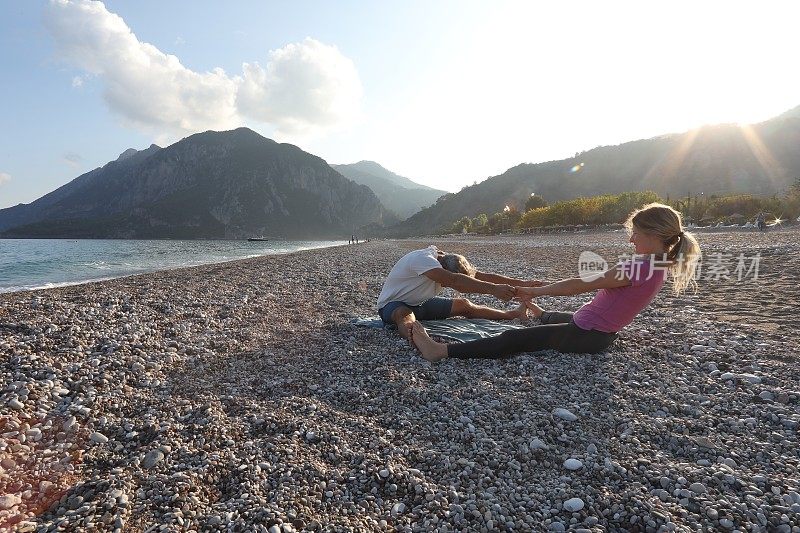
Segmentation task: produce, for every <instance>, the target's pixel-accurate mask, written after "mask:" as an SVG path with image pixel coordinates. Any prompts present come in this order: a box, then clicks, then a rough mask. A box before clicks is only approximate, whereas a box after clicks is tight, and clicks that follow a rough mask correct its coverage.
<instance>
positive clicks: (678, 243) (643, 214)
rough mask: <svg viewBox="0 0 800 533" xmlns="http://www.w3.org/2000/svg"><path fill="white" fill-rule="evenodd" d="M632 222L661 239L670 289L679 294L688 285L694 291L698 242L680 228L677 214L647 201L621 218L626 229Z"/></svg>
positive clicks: (680, 224) (669, 208) (681, 220)
mask: <svg viewBox="0 0 800 533" xmlns="http://www.w3.org/2000/svg"><path fill="white" fill-rule="evenodd" d="M634 226H635V227H636V228H638V229H640V230H641V231H642V232H644V233H648V234H650V235H655V236H657V237H659V238H660V239H661V240H662V241H663V242H664V248H665V250H666V257H665V259H666V262H667V264H668V265H669V275H670V277H671V278H672V291H673V292H674V293H675V294H676V295H679V294H681V293H683V292H684V291H685V290H686V289H687V288H688V287H692V288H693V289H694V291H695V292H697V281H695V271H696V270H697V263H698V261H699V260H700V254H701V251H700V245H699V244H698V242H697V239H696V238H695V236H694V235H692V234H691V233H689V232H688V231H685V230H684V226H683V219H682V217H681V214H680V213H679V212H678V211H676V210H674V209H673V208H671V207H670V206H668V205H664V204H659V203H652V204H647V205H645V206H644V207H642V208H640V209H637V210H636V211H634V212H633V213H631V214H630V215H629V216H628V220H626V221H625V227H626V228H627V229H628V231H632V230H633V227H634Z"/></svg>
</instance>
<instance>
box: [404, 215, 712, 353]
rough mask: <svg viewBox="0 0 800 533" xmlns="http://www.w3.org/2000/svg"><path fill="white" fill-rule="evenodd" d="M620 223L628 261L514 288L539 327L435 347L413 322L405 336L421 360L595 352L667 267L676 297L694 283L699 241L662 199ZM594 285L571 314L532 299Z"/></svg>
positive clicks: (651, 292) (646, 299)
mask: <svg viewBox="0 0 800 533" xmlns="http://www.w3.org/2000/svg"><path fill="white" fill-rule="evenodd" d="M625 227H626V228H627V229H628V232H629V234H630V242H631V243H633V245H634V247H635V254H636V255H634V257H633V259H630V260H627V261H623V262H621V263H619V264H618V265H616V266H615V267H614V268H611V269H609V270H607V271H605V272H604V273H602V274H599V275H598V277H596V278H593V279H592V280H584V279H581V278H572V279H565V280H562V281H558V282H556V283H552V284H549V285H544V286H540V287H528V288H526V287H519V288H517V298H520V299H522V300H523V301H525V300H529V301H528V302H527V305H528V307H529V309H530V310H531V311H532V312H533V315H534V316H536V317H538V318H539V319H540V320H541V322H542V325H539V326H533V327H529V328H523V329H515V330H510V331H506V332H504V333H501V334H500V335H497V336H494V337H489V338H487V339H480V340H476V341H471V342H465V343H463V344H443V343H439V342H436V341H434V340H433V339H431V338H430V337H429V336H428V334H427V332H426V331H425V328H423V327H422V325H421V324H419V323H416V324H414V325H413V328H412V341H413V343H414V345H415V346H416V347H417V348H418V349H419V350H420V352H422V356H423V357H424V358H425V359H427V360H429V361H439V360H441V359H444V358H445V357H458V358H499V357H504V356H507V355H510V354H514V353H518V352H535V351H539V350H548V349H551V350H557V351H559V352H573V353H597V352H601V351H603V350H605V349H606V348H608V347H609V346H611V343H613V342H614V340H615V339H616V338H617V333H618V332H619V331H620V330H621V329H623V328H624V327H625V326H627V325H628V324H630V323H631V322H632V321H633V319H634V318H635V317H636V315H637V314H639V313H640V312H641V311H642V310H643V309H644V308H645V307H647V306H648V304H650V302H651V301H652V300H653V298H655V296H656V294H658V291H659V290H660V289H661V287H662V286H663V285H664V279H665V276H666V274H667V272H669V274H670V275H671V277H672V280H673V290H674V292H675V293H676V294H680V293H681V292H683V291H684V290H685V289H686V288H687V287H688V286H690V285H695V286H696V283H695V281H694V272H695V267H696V264H697V263H696V261H697V259H698V258H699V256H700V246H699V245H698V243H697V240H696V239H695V238H694V236H693V235H692V234H691V233H689V232H687V231H684V227H683V223H682V221H681V215H680V213H678V212H677V211H675V210H674V209H672V208H671V207H669V206H666V205H663V204H656V203H654V204H648V205H646V206H644V207H642V208H641V209H639V210H636V211H634V212H633V213H631V214H630V216H629V217H628V220H627V222H626V223H625ZM594 290H599V292H598V293H597V294H596V295H595V297H594V299H592V301H590V302H589V303H587V304H585V305H584V306H583V307H581V308H580V309H578V310H577V311H576V312H575V314H572V313H559V312H548V311H545V310H544V309H542V308H541V307H539V306H538V305H536V304H535V303H533V298H537V297H539V296H571V295H575V294H581V293H585V292H590V291H594Z"/></svg>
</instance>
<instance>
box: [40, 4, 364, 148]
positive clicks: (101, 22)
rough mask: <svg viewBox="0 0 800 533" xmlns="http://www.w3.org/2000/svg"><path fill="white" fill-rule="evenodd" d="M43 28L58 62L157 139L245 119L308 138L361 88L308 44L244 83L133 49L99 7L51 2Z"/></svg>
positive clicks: (343, 67)
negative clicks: (91, 78)
mask: <svg viewBox="0 0 800 533" xmlns="http://www.w3.org/2000/svg"><path fill="white" fill-rule="evenodd" d="M45 23H46V25H47V27H48V28H49V30H50V32H51V34H52V35H53V37H54V39H55V41H56V45H57V46H56V48H57V49H58V50H59V52H60V53H61V54H62V55H63V58H64V59H66V60H67V61H69V62H70V63H72V64H73V65H75V66H77V67H78V68H81V69H83V70H85V71H87V72H88V73H91V74H94V75H97V76H98V77H99V78H100V79H101V81H102V82H103V83H104V85H105V87H104V98H105V100H106V102H107V104H108V105H109V107H110V108H111V109H112V110H113V111H114V112H115V113H117V114H119V115H120V116H121V117H122V118H123V120H124V121H125V122H126V123H127V124H129V125H132V126H134V127H138V128H140V129H144V130H145V131H149V132H154V133H156V134H157V135H159V136H160V137H161V138H165V137H170V136H179V135H183V134H187V133H194V132H197V131H203V130H207V129H216V130H219V129H230V128H233V127H236V126H239V125H241V124H244V123H246V122H247V121H248V120H254V121H260V122H267V123H270V124H272V125H273V126H275V127H276V129H277V132H278V133H285V134H293V133H307V132H313V131H319V130H324V129H328V128H331V127H334V126H337V125H340V124H342V123H343V122H347V121H348V120H350V119H352V117H353V116H355V115H357V111H358V105H359V100H360V97H361V83H360V81H359V78H358V73H357V72H356V69H355V66H354V65H353V63H352V62H351V61H350V60H349V59H347V58H346V57H345V56H343V55H342V54H341V52H339V50H338V49H337V48H336V47H333V46H328V45H325V44H323V43H320V42H319V41H316V40H314V39H310V38H307V39H306V40H304V41H303V42H301V43H296V44H289V45H286V46H285V47H283V48H280V49H278V50H274V51H272V52H270V54H269V61H268V62H267V64H266V65H265V67H263V68H262V67H261V66H260V65H259V64H258V63H253V64H248V63H244V64H243V70H244V72H243V75H242V76H229V75H227V74H226V73H225V72H224V71H223V70H222V69H219V68H216V69H213V70H212V71H210V72H203V73H199V72H195V71H192V70H190V69H188V68H186V67H185V66H183V65H182V64H181V62H180V60H179V59H178V58H177V57H176V56H174V55H169V54H165V53H163V52H161V51H160V50H159V49H158V48H156V47H155V46H153V45H152V44H149V43H143V42H141V41H139V40H138V39H137V37H136V35H134V34H133V32H132V31H131V29H130V28H129V27H128V26H127V25H126V24H125V21H124V20H123V19H122V18H121V17H119V16H118V15H116V14H114V13H111V12H109V11H108V10H107V9H106V7H105V5H103V3H102V2H98V1H91V0H51V1H50V4H49V6H48V9H47V11H46V15H45ZM73 83H74V81H73Z"/></svg>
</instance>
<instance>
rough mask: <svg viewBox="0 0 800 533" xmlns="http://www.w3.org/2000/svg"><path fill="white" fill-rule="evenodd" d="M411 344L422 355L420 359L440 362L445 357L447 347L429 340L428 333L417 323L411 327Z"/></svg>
mask: <svg viewBox="0 0 800 533" xmlns="http://www.w3.org/2000/svg"><path fill="white" fill-rule="evenodd" d="M411 342H413V343H414V346H416V347H417V350H419V351H420V353H422V357H423V358H424V359H425V360H427V361H431V362H434V363H435V362H436V361H441V360H442V359H444V358H445V357H447V345H446V344H442V343H440V342H436V341H435V340H433V339H431V338H430V336H429V335H428V332H427V331H425V328H424V327H423V326H422V324H420V323H419V322H414V325H413V326H412V327H411Z"/></svg>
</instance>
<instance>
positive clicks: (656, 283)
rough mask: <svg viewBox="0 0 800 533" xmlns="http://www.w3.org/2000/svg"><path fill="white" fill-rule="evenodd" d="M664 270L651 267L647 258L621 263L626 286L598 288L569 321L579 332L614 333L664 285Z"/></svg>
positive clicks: (650, 300)
mask: <svg viewBox="0 0 800 533" xmlns="http://www.w3.org/2000/svg"><path fill="white" fill-rule="evenodd" d="M664 268H665V267H659V266H654V265H653V263H652V261H651V260H650V258H649V257H645V258H635V259H629V260H627V261H625V262H623V263H622V271H623V272H624V273H625V277H627V278H628V279H630V280H631V284H630V285H628V286H627V287H617V288H614V289H600V290H599V291H598V292H597V294H596V295H595V297H594V298H593V299H592V301H591V302H589V303H587V304H584V305H583V306H582V307H581V308H580V309H578V310H577V311H575V314H574V315H573V316H572V320H573V321H574V322H575V325H576V326H578V327H579V328H581V329H586V330H590V329H596V330H598V331H604V332H606V333H616V332H618V331H619V330H621V329H622V328H624V327H625V326H627V325H628V324H630V323H631V322H633V319H634V318H636V315H638V314H639V313H640V312H642V310H643V309H644V308H645V307H647V305H648V304H649V303H650V302H652V301H653V298H655V297H656V294H658V291H659V290H661V287H662V286H663V285H664V278H665V276H666V270H665V269H664Z"/></svg>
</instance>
